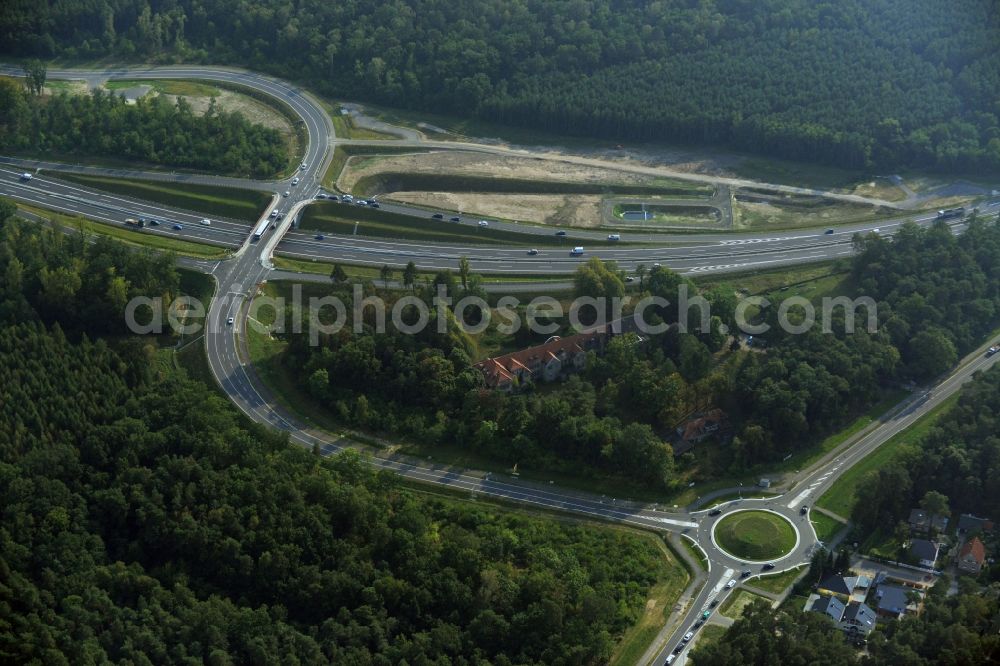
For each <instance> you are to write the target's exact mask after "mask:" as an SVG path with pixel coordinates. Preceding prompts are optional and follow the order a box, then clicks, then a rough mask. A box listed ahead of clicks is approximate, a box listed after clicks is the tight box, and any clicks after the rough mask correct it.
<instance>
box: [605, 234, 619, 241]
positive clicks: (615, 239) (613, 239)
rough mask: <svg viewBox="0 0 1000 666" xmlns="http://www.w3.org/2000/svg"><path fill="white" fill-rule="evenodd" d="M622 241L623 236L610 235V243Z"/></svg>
mask: <svg viewBox="0 0 1000 666" xmlns="http://www.w3.org/2000/svg"><path fill="white" fill-rule="evenodd" d="M621 239H622V237H621V234H608V240H609V241H620V240H621Z"/></svg>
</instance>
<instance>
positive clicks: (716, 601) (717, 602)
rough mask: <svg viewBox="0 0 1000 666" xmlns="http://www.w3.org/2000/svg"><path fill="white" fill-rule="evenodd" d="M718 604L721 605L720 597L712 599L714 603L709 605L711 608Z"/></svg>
mask: <svg viewBox="0 0 1000 666" xmlns="http://www.w3.org/2000/svg"><path fill="white" fill-rule="evenodd" d="M718 605H719V600H718V599H712V603H710V604H708V607H709V608H715V607H716V606H718Z"/></svg>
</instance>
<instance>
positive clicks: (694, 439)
mask: <svg viewBox="0 0 1000 666" xmlns="http://www.w3.org/2000/svg"><path fill="white" fill-rule="evenodd" d="M725 420H726V416H725V414H724V413H723V411H722V410H721V409H712V410H709V411H707V412H701V413H698V414H695V415H693V416H692V418H690V419H688V420H687V421H685V422H684V423H682V424H681V425H679V426H677V444H676V445H675V446H674V455H680V454H682V453H684V452H686V451H690V450H691V449H693V448H694V445H695V444H698V443H699V442H701V441H703V440H705V439H707V438H709V437H711V436H712V435H715V434H717V433H718V432H719V430H720V429H721V428H722V427H723V425H724V424H725Z"/></svg>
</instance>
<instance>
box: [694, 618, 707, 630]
mask: <svg viewBox="0 0 1000 666" xmlns="http://www.w3.org/2000/svg"><path fill="white" fill-rule="evenodd" d="M703 624H705V621H704V620H698V621H697V622H695V623H694V628H695V629H697V628H699V627H700V626H701V625H703Z"/></svg>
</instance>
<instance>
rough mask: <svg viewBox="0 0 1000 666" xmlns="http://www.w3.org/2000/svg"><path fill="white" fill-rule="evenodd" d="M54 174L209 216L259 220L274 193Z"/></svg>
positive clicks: (78, 182)
mask: <svg viewBox="0 0 1000 666" xmlns="http://www.w3.org/2000/svg"><path fill="white" fill-rule="evenodd" d="M51 175H53V176H54V177H56V178H58V179H60V180H66V181H69V182H71V183H76V184H77V185H83V186H85V187H92V188H94V189H97V190H104V191H105V192H111V193H112V194H119V195H121V196H126V197H134V198H136V199H144V200H146V201H153V202H156V203H161V204H163V205H165V206H172V207H175V208H182V209H185V210H191V211H197V212H199V213H204V214H205V215H209V216H216V217H228V218H231V219H234V220H243V221H245V222H248V223H252V222H256V221H257V220H258V219H259V218H260V216H261V214H262V213H263V212H264V209H265V208H266V207H267V204H268V202H270V201H271V195H269V194H268V193H267V192H257V191H254V190H240V189H236V188H233V187H218V186H215V185H194V184H190V183H173V182H163V181H157V180H136V179H130V178H108V177H105V176H87V175H82V174H75V173H74V174H69V173H59V174H51Z"/></svg>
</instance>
